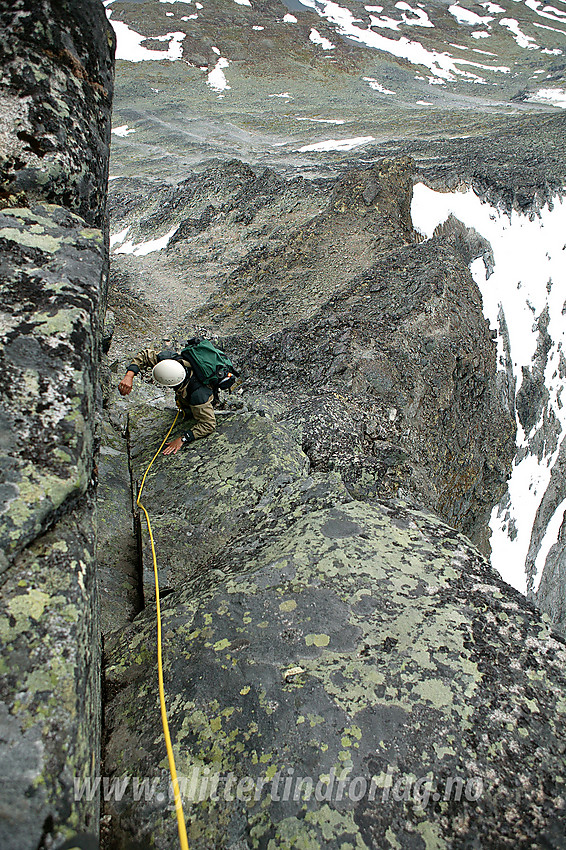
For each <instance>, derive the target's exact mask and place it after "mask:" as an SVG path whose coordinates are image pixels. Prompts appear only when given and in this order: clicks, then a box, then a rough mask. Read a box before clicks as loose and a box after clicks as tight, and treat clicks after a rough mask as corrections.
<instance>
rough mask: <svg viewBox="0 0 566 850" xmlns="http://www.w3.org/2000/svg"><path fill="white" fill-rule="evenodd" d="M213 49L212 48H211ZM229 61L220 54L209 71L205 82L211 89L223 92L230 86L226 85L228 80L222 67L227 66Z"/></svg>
mask: <svg viewBox="0 0 566 850" xmlns="http://www.w3.org/2000/svg"><path fill="white" fill-rule="evenodd" d="M212 49H213V50H214V48H212ZM229 64H230V62H229V61H228V59H225V58H224V57H223V56H220V58H219V59H218V62H217V63H216V65H215V66H214V68H213V69H212V71H210V72H209V74H208V78H207V81H206V84H207V85H208V86H210V88H211V89H212V90H213V91H216V92H223V91H228V90H229V89H230V88H231V86H229V85H228V80H227V79H226V76H225V74H224V68H227V67H228V65H229Z"/></svg>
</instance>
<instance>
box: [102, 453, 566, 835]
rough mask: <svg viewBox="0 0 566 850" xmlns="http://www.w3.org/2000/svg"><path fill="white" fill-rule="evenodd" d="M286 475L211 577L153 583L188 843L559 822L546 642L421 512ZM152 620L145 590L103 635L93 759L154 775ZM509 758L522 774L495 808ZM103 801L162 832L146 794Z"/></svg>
mask: <svg viewBox="0 0 566 850" xmlns="http://www.w3.org/2000/svg"><path fill="white" fill-rule="evenodd" d="M211 457H212V458H213V457H214V455H213V453H211ZM316 486H317V485H316V484H315V482H314V481H313V480H311V482H310V487H311V488H312V489H315V490H316ZM308 489H309V487H308V486H307V487H306V488H305V486H304V479H297V480H295V481H292V482H289V483H287V484H286V485H284V486H282V487H280V488H279V490H278V494H277V495H274V496H273V498H272V501H271V503H270V508H271V509H270V511H269V512H268V513H266V514H265V515H264V516H263V518H262V517H261V515H260V514H259V513H256V515H255V520H256V523H257V524H256V527H255V532H254V539H253V542H252V541H249V540H248V541H247V542H246V536H245V535H242V536H241V537H239V538H236V539H235V541H234V544H233V545H232V546H231V547H229V549H228V550H226V551H225V552H222V553H219V554H218V555H217V556H215V557H214V558H212V559H211V560H210V561H209V562H208V564H207V569H208V570H210V571H211V573H212V572H213V571H214V570H217V571H218V572H217V573H215V575H216V576H217V577H216V582H215V583H214V584H213V583H211V582H208V583H207V582H203V584H202V589H201V591H200V592H195V585H194V584H191V583H189V584H187V585H186V586H184V587H182V588H179V589H178V590H176V591H175V592H173V593H172V594H170V595H169V596H167V597H166V599H165V600H164V605H163V630H164V642H165V643H164V658H165V681H166V692H167V695H168V696H167V699H168V703H169V707H170V708H169V718H170V725H171V728H172V734H173V740H174V746H175V752H176V754H177V755H178V763H177V769H178V771H179V773H180V774H181V775H182V776H184V777H186V778H187V782H189V783H190V782H191V781H192V782H193V786H192V787H193V792H194V793H192V794H189V795H188V796H187V799H186V801H185V811H186V815H187V817H188V821H189V823H190V834H191V840H192V846H193V847H195V848H197V850H204V849H205V848H209V847H210V846H214V845H215V844H217V845H218V846H229V843H230V841H235V840H243V839H244V836H245V837H246V840H247V841H248V846H249V847H250V848H258V850H259V848H266V847H270V848H273V849H274V850H275V848H316V850H318V848H322V847H324V848H336V849H338V848H344V847H352V848H356V850H358V848H360V850H362V848H365V847H376V846H389V847H397V846H399V847H402V848H404V847H410V846H415V847H419V848H420V847H429V848H436V847H442V848H448V847H464V846H465V845H464V844H462V843H459V842H460V837H459V836H460V824H461V822H462V818H463V819H465V823H466V830H465V836H466V841H467V840H468V839H470V837H473V836H478V840H479V836H480V835H482V836H483V835H486V834H487V835H488V836H490V839H489V840H490V841H492V842H495V843H493V846H498V845H497V843H496V841H497V840H498V839H497V836H498V835H499V834H500V830H501V823H502V822H505V823H506V824H508V827H506V828H508V829H509V834H512V833H513V831H514V830H516V829H517V828H518V824H519V821H520V824H521V827H520V828H521V829H523V830H526V834H527V835H528V836H529V841H535V842H536V841H537V840H538V837H537V836H539V835H540V834H542V830H543V829H544V827H543V823H557V824H558V823H564V811H563V808H562V796H561V794H562V786H561V783H560V778H559V777H560V776H561V771H562V767H561V765H563V752H564V747H563V743H562V742H561V736H562V735H563V732H564V725H565V716H566V715H565V706H564V703H563V701H561V697H560V694H561V693H563V689H564V684H565V682H564V669H563V666H562V665H563V663H564V650H563V647H562V646H561V645H560V644H559V643H557V642H556V641H555V640H554V639H553V638H552V636H551V634H550V632H549V631H548V629H547V627H546V626H545V625H544V624H543V623H541V621H539V620H536V617H535V615H534V613H533V611H532V610H531V609H530V607H528V606H527V605H526V603H524V602H522V601H521V600H520V597H519V596H518V594H515V593H514V592H513V591H511V590H510V589H509V588H508V587H506V586H505V585H504V584H503V582H502V581H501V580H499V579H498V578H497V577H496V575H495V574H494V573H493V572H492V571H491V569H490V568H489V566H488V565H487V563H486V562H485V561H484V559H483V558H482V556H481V555H479V554H478V552H477V551H476V550H475V549H473V547H471V546H470V544H469V542H468V541H466V539H465V538H464V537H461V536H459V535H458V534H457V533H456V532H454V531H453V530H452V529H450V528H449V527H447V526H446V525H444V524H443V523H441V522H440V521H438V520H437V519H436V518H435V517H433V516H429V515H427V514H425V513H419V512H416V511H411V510H408V509H406V508H403V507H401V506H389V507H385V506H380V505H377V504H374V505H369V504H367V503H363V502H354V501H347V500H346V499H344V500H343V501H336V500H335V501H334V504H331V505H326V506H325V505H323V504H321V502H320V501H317V499H316V498H315V499H313V500H312V502H311V501H310V500H308V499H306V500H304V501H300V500H299V498H298V497H299V493H300V492H303V493H304V492H306V491H308ZM333 492H334V493H335V494H336V493H338V492H340V491H339V489H338V488H335V490H334V491H333ZM282 505H285V506H286V507H287V508H288V509H287V510H285V511H283V510H280V508H281V506H282ZM291 506H292V508H291ZM289 508H291V509H289ZM164 545H167V544H166V543H164V542H163V541H162V548H163V546H164ZM222 575H223V578H222V577H221V578H218V576H222ZM493 588H496V590H497V592H496V593H494V592H493ZM290 601H292V602H293V603H294V604H293V605H291V604H289V603H290ZM511 601H512V602H513V604H514V605H516V608H515V610H513V611H512V612H511V611H508V610H506V608H505V605H508V603H510V602H511ZM154 629H155V624H154V608H153V606H150V607H148V608H147V609H146V610H145V611H144V612H143V613H142V614H141V615H140V616H139V617H138V618H137V620H136V621H135V623H134V624H132V626H131V627H129V628H128V629H127V630H126V631H125V632H124V633H123V634H122V635H120V636H118V635H117V636H115V638H114V640H113V642H112V644H111V646H110V647H109V666H108V669H107V678H108V682H109V685H110V687H111V688H112V690H113V692H114V691H115V692H116V696H115V698H114V700H113V701H112V702H111V703H110V705H109V709H108V728H109V740H108V750H107V764H108V769H109V770H110V771H111V772H116V773H119V772H120V771H121V770H124V766H125V765H134V766H135V767H134V768H133V770H134V772H137V773H141V772H144V771H149V772H150V773H151V775H152V776H158V775H159V776H160V777H161V778H162V776H161V773H160V772H159V771H158V772H157V773H156V766H157V765H159V766H160V767H159V770H161V769H162V768H164V767H165V764H164V762H163V754H164V749H163V743H162V740H161V735H160V734H159V732H158V731H156V723H157V714H156V711H157V702H156V684H155V680H156V672H155V661H154V658H155V656H154V654H153V653H154V652H155V649H154ZM140 636H141V639H142V640H143V644H144V646H145V647H147V648H148V649H149V654H147V655H143V656H140V653H139V650H138V648H137V647H138V645H139V640H140ZM511 636H512V638H511ZM511 639H512V643H510V640H511ZM152 655H153V659H152ZM494 666H495V667H496V668H497V675H495V674H494ZM535 666H536V670H537V676H538V678H536V680H535V679H534V677H533V674H534V667H535ZM290 671H291V672H290ZM535 703H536V707H537V711H533V706H534V704H535ZM527 718H528V721H527ZM533 736H535V737H533ZM535 740H536V747H535V748H534V749H533V743H534V741H535ZM535 750H536V753H537V756H536V757H535V756H534V751H535ZM508 752H514V753H515V758H514V760H513V763H511V762H510V761H509V759H508V758H507V757H506V753H508ZM516 763H520V764H521V771H522V777H523V780H522V782H523V784H522V789H523V791H524V790H525V789H528V790H527V791H526V793H524V794H523V793H522V796H521V806H522V807H523V808H521V809H520V810H519V809H516V812H517V814H516V816H515V815H514V814H513V811H514V810H513V808H512V807H511V808H510V804H511V803H512V802H513V801H515V803H516V804H518V799H519V798H518V796H517V786H516V782H515V776H516V774H515V769H514V767H513V764H516ZM210 777H213V778H214V782H216V786H215V788H216V790H215V792H214V794H213V793H212V792H211V790H210V788H211V786H210V781H211V780H210ZM205 780H206V781H205ZM550 787H552V788H554V789H555V790H554V791H553V792H552V793H551V792H549V788H550ZM194 789H197V790H196V791H195V790H194ZM198 789H200V791H199V790H198ZM197 791H198V793H197ZM199 795H200V796H199ZM435 795H437V796H435ZM541 795H542V796H541ZM216 797H217V799H216ZM531 801H532V802H531ZM541 801H542V803H541ZM541 804H542V807H543V810H544V813H545V814H544V817H543V818H542V820H541V817H540V816H539V814H537V813H538V812H539V811H540V806H541ZM525 806H526V807H527V808H526V809H525ZM527 810H528V811H529V812H530V813H531V814H530V815H529V818H532V819H531V820H527V818H526V816H525V811H527ZM110 811H111V812H112V813H113V815H114V816H115V821H116V823H117V824H123V825H125V824H127V825H128V829H129V830H130V831H131V833H133V834H134V835H136V836H137V837H138V840H147V841H153V842H154V846H155V847H163V848H165V847H166V846H167V842H168V841H173V840H174V839H173V837H174V823H173V822H170V821H168V820H162V819H161V818H162V817H163V816H164V813H165V810H164V808H163V807H159V806H158V807H157V810H156V808H155V801H154V803H153V804H151V805H150V804H149V803H146V802H143V801H141V802H135V801H133V799H132V798H131V797H128V798H127V799H126V798H124V799H123V800H122V801H114V802H112V803H111V804H110ZM157 812H159V813H160V814H159V815H158V814H157ZM158 820H159V824H160V827H159V831H156V830H157V821H158ZM161 830H164V832H163V833H162V832H161ZM482 840H483V839H482ZM419 842H420V843H419Z"/></svg>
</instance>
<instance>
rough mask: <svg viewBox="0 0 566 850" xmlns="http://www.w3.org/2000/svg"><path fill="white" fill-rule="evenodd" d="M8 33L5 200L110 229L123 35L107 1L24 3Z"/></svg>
mask: <svg viewBox="0 0 566 850" xmlns="http://www.w3.org/2000/svg"><path fill="white" fill-rule="evenodd" d="M0 29H1V31H2V32H3V33H5V36H4V37H3V38H2V40H1V46H0V67H1V68H2V71H1V72H0V101H1V104H2V113H3V116H4V117H3V119H2V133H1V134H0V175H1V176H0V181H1V185H0V191H1V195H0V197H2V198H4V199H6V198H8V199H9V197H10V195H14V194H18V193H20V192H23V193H24V196H26V197H29V198H31V199H37V198H39V199H43V200H47V201H49V202H51V203H56V204H60V205H61V206H63V207H65V208H67V209H69V210H71V211H72V212H75V213H77V214H78V215H80V216H82V217H83V218H84V219H85V221H87V222H88V223H89V224H92V225H95V226H97V227H101V228H102V227H104V226H105V224H106V218H105V209H106V181H107V177H108V147H109V143H110V112H111V108H112V91H113V80H114V61H113V60H114V45H115V37H114V32H113V30H112V28H111V27H110V26H109V24H108V22H107V20H106V16H105V14H104V8H103V6H102V3H98V2H93V3H85V2H82V0H63V2H50V0H46V2H43V3H41V5H39V6H38V4H37V3H35V2H33V0H16V2H13V3H8V4H3V6H2V10H1V11H0Z"/></svg>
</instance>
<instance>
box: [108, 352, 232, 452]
mask: <svg viewBox="0 0 566 850" xmlns="http://www.w3.org/2000/svg"><path fill="white" fill-rule="evenodd" d="M149 368H151V369H152V374H153V379H154V380H155V381H157V383H158V384H161V386H163V387H172V388H173V389H174V390H175V401H176V402H177V406H178V407H179V408H180V409H181V410H183V411H190V415H191V416H192V418H193V419H194V420H195V423H196V424H195V425H194V426H193V427H192V428H191V429H190V430H188V431H185V432H184V434H182V435H181V436H180V437H177V439H175V440H172V441H171V442H170V443H167V445H166V446H165V448H164V449H163V454H164V455H170V454H177V452H178V451H179V449H182V448H183V446H186V445H188V444H189V443H192V442H193V441H194V440H199V439H201V438H202V437H208V436H209V435H210V434H212V432H213V431H214V429H215V428H216V418H215V416H214V408H213V406H212V401H213V397H214V396H213V392H212V390H211V388H210V387H208V386H206V385H205V384H203V383H201V382H200V381H199V380H198V379H197V378H196V377H195V375H194V374H193V368H192V366H191V364H190V363H189V361H188V360H184V359H183V358H182V357H181V355H179V354H177V353H176V352H175V351H156V350H155V349H154V348H146V349H144V350H143V351H140V352H139V354H136V356H135V357H134V358H133V360H132V362H131V363H130V364H129V366H128V367H127V369H126V374H125V376H124V377H123V378H122V380H121V381H120V383H119V384H118V389H119V391H120V393H121V395H128V394H129V393H130V392H131V390H132V385H133V381H134V377H135V376H136V375H137V374H138V372H140V371H141V370H142V369H149Z"/></svg>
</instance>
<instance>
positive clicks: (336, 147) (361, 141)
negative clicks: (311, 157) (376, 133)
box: [298, 136, 375, 153]
mask: <svg viewBox="0 0 566 850" xmlns="http://www.w3.org/2000/svg"><path fill="white" fill-rule="evenodd" d="M374 141H375V139H374V137H373V136H358V137H357V138H355V139H327V141H325V142H316V144H313V145H304V147H302V148H298V151H299V152H300V153H307V152H308V151H351V150H353V148H358V147H360V145H367V144H369V142H374Z"/></svg>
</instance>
